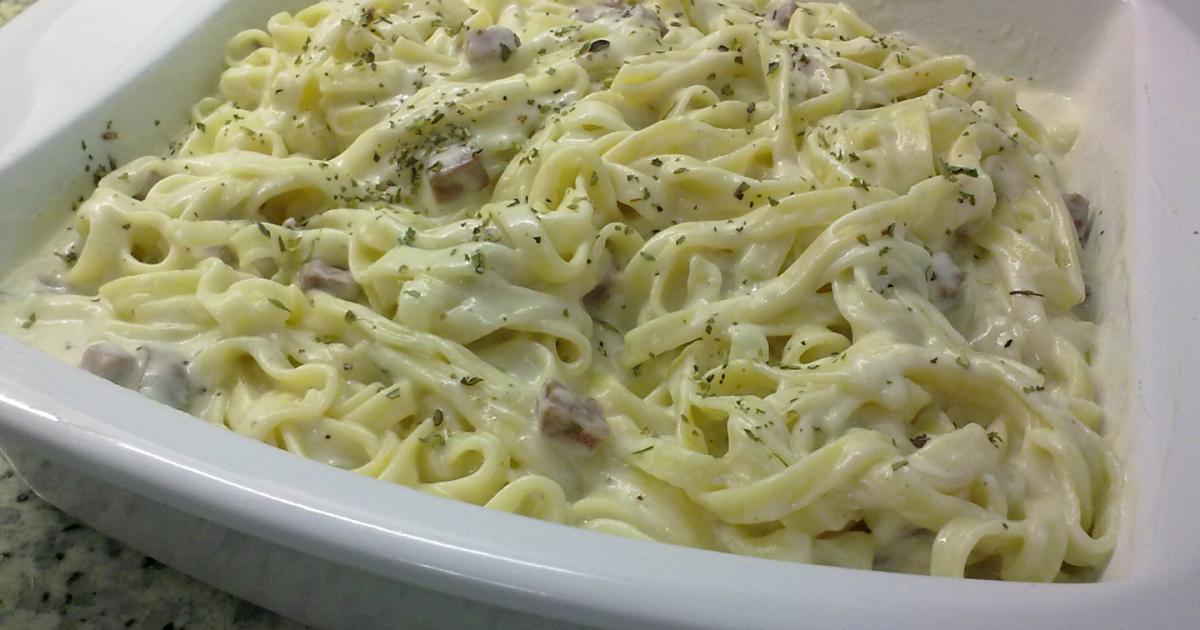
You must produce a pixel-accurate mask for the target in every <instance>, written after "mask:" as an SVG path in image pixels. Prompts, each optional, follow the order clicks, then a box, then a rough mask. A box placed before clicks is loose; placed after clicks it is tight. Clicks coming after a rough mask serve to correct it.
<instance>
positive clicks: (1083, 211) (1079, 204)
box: [1063, 193, 1092, 244]
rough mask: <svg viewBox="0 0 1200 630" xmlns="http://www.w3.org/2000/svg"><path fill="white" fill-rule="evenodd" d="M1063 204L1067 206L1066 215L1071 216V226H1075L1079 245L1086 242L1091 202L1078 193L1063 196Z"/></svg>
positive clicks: (1089, 225)
mask: <svg viewBox="0 0 1200 630" xmlns="http://www.w3.org/2000/svg"><path fill="white" fill-rule="evenodd" d="M1063 203H1065V204H1066V205H1067V213H1068V214H1070V215H1071V224H1072V225H1074V226H1075V234H1077V235H1078V236H1079V242H1080V244H1083V243H1086V242H1087V236H1088V231H1089V228H1090V227H1091V224H1090V223H1089V222H1088V215H1089V214H1090V213H1091V207H1092V204H1091V202H1089V201H1088V198H1087V197H1084V196H1083V195H1081V194H1079V193H1067V194H1065V195H1063Z"/></svg>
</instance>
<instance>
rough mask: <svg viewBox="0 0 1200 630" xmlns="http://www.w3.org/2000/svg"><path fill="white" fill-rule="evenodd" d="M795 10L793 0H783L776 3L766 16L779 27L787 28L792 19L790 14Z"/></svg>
mask: <svg viewBox="0 0 1200 630" xmlns="http://www.w3.org/2000/svg"><path fill="white" fill-rule="evenodd" d="M795 12H796V3H795V2H793V0H783V2H780V3H778V4H776V5H775V6H774V7H773V8H772V9H771V12H770V13H768V14H767V17H768V18H770V20H771V21H772V22H774V23H776V24H778V25H779V26H780V27H783V28H787V26H788V24H790V23H791V21H792V14H794V13H795Z"/></svg>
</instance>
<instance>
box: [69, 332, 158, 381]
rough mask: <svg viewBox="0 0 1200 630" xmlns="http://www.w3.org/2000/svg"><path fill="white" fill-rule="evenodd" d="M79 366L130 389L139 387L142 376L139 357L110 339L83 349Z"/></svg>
mask: <svg viewBox="0 0 1200 630" xmlns="http://www.w3.org/2000/svg"><path fill="white" fill-rule="evenodd" d="M79 367H81V368H83V369H85V370H87V371H89V372H91V373H92V374H95V375H96V376H99V377H100V378H103V379H107V380H109V381H112V382H113V383H116V384H117V385H120V386H121V387H128V388H130V389H133V388H134V387H137V385H138V382H139V381H140V380H141V378H142V366H141V365H140V364H138V360H137V358H136V357H134V356H133V355H132V354H130V353H128V352H126V351H125V349H124V348H122V347H121V346H118V345H117V344H115V343H112V342H109V341H104V342H101V343H97V344H92V345H90V346H88V348H87V349H86V350H84V351H83V358H82V359H81V360H80V361H79Z"/></svg>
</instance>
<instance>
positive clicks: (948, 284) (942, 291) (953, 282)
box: [930, 252, 966, 298]
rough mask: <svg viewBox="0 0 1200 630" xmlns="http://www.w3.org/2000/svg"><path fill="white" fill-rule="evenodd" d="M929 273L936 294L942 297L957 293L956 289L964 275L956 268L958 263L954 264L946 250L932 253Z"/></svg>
mask: <svg viewBox="0 0 1200 630" xmlns="http://www.w3.org/2000/svg"><path fill="white" fill-rule="evenodd" d="M931 274H932V277H931V278H930V281H931V282H932V283H933V287H934V289H936V290H937V293H938V295H939V296H941V297H943V298H952V297H954V296H956V295H958V289H959V287H961V286H962V283H963V280H964V278H965V277H966V274H965V273H963V271H962V269H959V268H958V265H956V264H954V261H953V260H952V259H951V258H950V255H949V254H947V253H946V252H936V253H935V254H934V255H933V264H932V266H931Z"/></svg>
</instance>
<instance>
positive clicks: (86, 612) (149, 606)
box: [0, 0, 303, 630]
mask: <svg viewBox="0 0 1200 630" xmlns="http://www.w3.org/2000/svg"><path fill="white" fill-rule="evenodd" d="M34 2H35V0H0V28H2V27H3V26H2V25H3V24H4V23H5V22H7V21H8V20H10V19H12V18H13V17H15V16H16V15H17V14H18V13H20V12H21V10H22V9H24V8H25V7H26V6H28V5H30V4H33V3H34ZM232 627H236V628H248V629H251V630H254V629H267V628H287V629H289V630H290V629H293V628H302V627H303V626H300V625H299V624H296V623H293V622H291V621H287V620H285V619H283V618H280V617H278V616H276V615H274V614H273V613H270V612H268V611H265V610H263V609H261V608H259V607H257V606H254V605H252V604H249V603H246V602H243V601H240V600H238V599H237V598H235V597H233V596H231V595H228V594H226V593H223V592H221V591H219V590H217V589H214V588H212V587H211V586H208V585H206V584H204V583H202V582H199V581H197V580H193V579H192V578H189V577H188V576H186V575H183V574H182V573H179V572H177V571H174V570H172V569H170V568H168V567H166V566H164V565H162V564H161V563H159V562H157V561H156V560H154V559H153V558H149V557H146V556H143V555H142V554H140V553H137V552H136V551H133V550H131V549H129V548H127V547H125V546H124V545H122V544H121V543H118V542H116V541H115V540H112V539H111V538H108V537H106V536H104V535H102V534H100V533H97V532H95V531H93V530H91V529H89V528H88V527H87V526H86V525H82V524H80V523H79V522H77V521H76V520H75V519H73V518H71V517H70V516H68V515H66V514H64V513H62V512H60V511H58V510H57V509H56V508H55V507H54V506H52V505H50V504H49V503H46V502H45V501H42V500H41V499H40V498H38V497H37V496H36V495H34V494H33V493H32V492H31V491H30V490H29V487H28V486H27V485H25V483H24V482H23V481H22V480H21V479H20V477H19V476H18V475H16V474H14V473H13V471H12V470H11V468H9V465H8V462H7V461H5V460H4V459H3V458H2V457H0V628H21V629H30V630H36V629H40V628H154V629H158V628H163V629H167V628H171V629H181V628H196V629H199V628H232Z"/></svg>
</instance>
